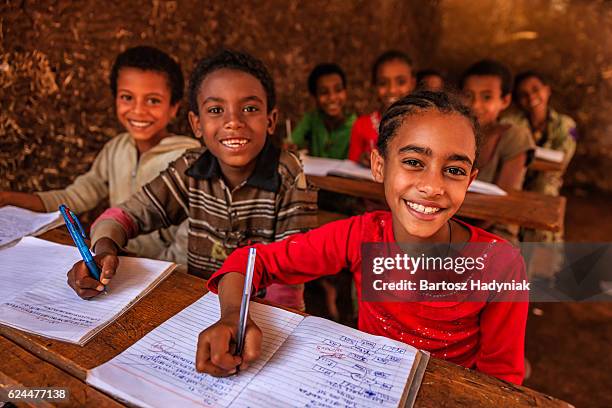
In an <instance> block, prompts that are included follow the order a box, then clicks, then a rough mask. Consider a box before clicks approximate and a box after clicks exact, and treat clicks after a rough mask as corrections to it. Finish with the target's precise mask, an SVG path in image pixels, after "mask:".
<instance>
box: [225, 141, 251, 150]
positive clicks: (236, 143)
mask: <svg viewBox="0 0 612 408" xmlns="http://www.w3.org/2000/svg"><path fill="white" fill-rule="evenodd" d="M247 143H249V141H248V139H225V140H222V141H221V144H222V145H223V146H227V147H232V148H235V147H240V146H244V145H245V144H247Z"/></svg>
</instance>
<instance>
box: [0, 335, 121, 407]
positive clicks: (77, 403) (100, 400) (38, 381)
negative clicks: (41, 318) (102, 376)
mask: <svg viewBox="0 0 612 408" xmlns="http://www.w3.org/2000/svg"><path fill="white" fill-rule="evenodd" d="M0 350H2V358H1V359H0V389H3V388H13V387H15V388H21V387H26V388H42V387H61V388H67V389H68V390H69V399H68V400H67V401H61V402H60V401H57V402H52V401H36V402H22V403H19V404H17V405H19V406H28V407H30V406H31V407H52V406H55V405H60V406H62V407H92V408H97V407H123V406H124V405H123V404H121V403H119V402H117V401H115V400H113V399H112V398H110V397H108V396H106V394H104V393H102V392H100V391H98V390H96V389H95V388H92V387H90V386H89V385H87V384H85V383H84V382H82V381H81V380H79V379H77V378H75V377H73V376H72V375H70V374H68V373H66V372H64V371H62V370H60V369H59V368H57V367H56V366H54V365H52V364H50V363H48V362H46V361H45V360H43V359H41V358H38V357H36V356H35V355H33V354H31V353H30V352H28V351H27V350H25V349H24V348H23V347H20V346H18V345H17V344H15V343H13V342H12V341H10V340H8V339H7V338H4V337H0Z"/></svg>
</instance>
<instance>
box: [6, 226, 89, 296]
mask: <svg viewBox="0 0 612 408" xmlns="http://www.w3.org/2000/svg"><path fill="white" fill-rule="evenodd" d="M75 251H76V252H75ZM34 256H35V257H36V258H37V259H39V260H40V259H47V260H53V262H39V263H34V262H35V259H34ZM79 259H80V258H79V253H78V251H77V250H76V248H72V247H69V246H66V245H59V244H54V243H52V242H49V241H45V240H42V239H38V238H32V237H25V238H23V239H22V240H21V241H20V242H19V243H18V244H17V245H15V246H13V247H10V248H5V249H2V250H0V282H2V284H1V285H0V300H2V301H7V300H9V299H11V298H13V297H15V296H16V295H18V294H20V293H23V292H25V291H26V290H28V289H30V288H32V287H33V286H35V285H37V284H38V283H39V282H42V281H44V280H47V279H49V277H50V276H52V275H54V274H56V273H57V271H58V270H61V271H63V272H64V277H65V276H66V272H68V270H69V269H70V268H71V267H72V265H73V264H74V263H75V262H76V261H78V260H79Z"/></svg>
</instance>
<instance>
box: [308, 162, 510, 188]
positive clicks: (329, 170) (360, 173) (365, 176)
mask: <svg viewBox="0 0 612 408" xmlns="http://www.w3.org/2000/svg"><path fill="white" fill-rule="evenodd" d="M301 160H302V164H303V165H304V173H305V174H306V175H310V176H338V177H347V178H354V179H362V180H370V181H374V177H372V172H371V171H370V169H369V168H366V167H363V166H360V165H359V164H357V163H355V162H353V161H351V160H338V159H327V158H323V157H311V156H302V157H301ZM468 191H469V192H471V193H480V194H486V195H498V196H504V195H507V194H508V193H506V192H505V191H504V190H502V189H501V188H499V187H498V186H497V185H495V184H492V183H487V182H484V181H480V180H474V181H473V182H472V184H470V186H469V187H468Z"/></svg>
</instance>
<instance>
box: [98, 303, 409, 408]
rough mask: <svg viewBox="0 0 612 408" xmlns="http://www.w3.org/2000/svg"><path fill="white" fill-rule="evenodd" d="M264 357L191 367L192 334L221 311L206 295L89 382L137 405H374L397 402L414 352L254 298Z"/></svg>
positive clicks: (253, 315)
mask: <svg viewBox="0 0 612 408" xmlns="http://www.w3.org/2000/svg"><path fill="white" fill-rule="evenodd" d="M251 307H252V309H251V317H252V318H253V319H254V320H255V322H256V323H257V324H258V325H259V327H260V328H261V329H262V331H263V334H264V339H263V347H262V357H261V358H260V360H258V362H257V363H256V364H254V365H252V366H251V367H250V368H249V369H248V370H246V371H245V372H240V373H239V374H238V375H235V376H232V377H228V378H215V377H212V376H208V375H205V374H200V373H197V372H196V371H195V351H196V343H197V336H198V334H199V332H200V331H201V330H203V329H204V328H206V327H208V326H210V325H212V324H213V323H215V322H216V321H217V319H218V318H219V304H218V298H217V296H216V295H213V294H207V295H206V296H204V297H203V298H201V299H200V300H198V301H197V302H195V303H194V304H193V305H191V306H190V307H188V308H187V309H185V310H184V311H182V312H181V313H179V314H178V315H176V316H174V317H172V318H171V319H169V320H168V321H166V322H165V323H164V324H162V325H161V326H159V327H158V328H157V329H155V330H153V331H152V332H150V333H149V334H148V335H146V336H145V337H144V338H143V339H141V340H140V341H138V342H137V343H136V344H134V345H133V346H132V347H130V348H129V349H127V350H126V351H125V352H123V353H121V354H120V355H119V356H117V357H115V358H114V359H112V360H111V361H109V362H108V363H106V364H103V365H102V366H100V367H97V368H95V369H93V370H92V371H90V372H89V373H88V376H87V382H88V383H90V384H92V385H94V386H96V387H98V388H100V389H102V390H104V391H107V392H109V393H111V394H113V395H116V396H118V397H120V398H122V399H125V400H126V401H128V402H130V403H133V404H136V405H141V406H159V407H161V406H179V405H180V406H201V405H205V406H232V407H234V406H236V407H247V406H248V407H265V408H270V407H286V406H308V405H313V406H320V407H326V406H329V407H331V406H354V407H359V406H374V405H375V406H380V407H395V406H398V404H399V403H400V401H401V399H402V396H403V394H404V390H405V388H406V384H407V382H408V379H409V376H410V373H411V369H412V367H413V364H414V361H415V356H416V355H417V353H418V351H417V350H416V349H414V348H412V347H410V346H408V345H405V344H402V343H399V342H396V341H394V340H390V339H386V338H383V337H378V336H372V335H369V334H366V333H363V332H359V331H358V330H354V329H351V328H349V327H345V326H341V325H339V324H337V323H334V322H331V321H328V320H325V319H319V318H316V317H306V318H304V317H302V316H300V315H297V314H294V313H290V312H287V311H284V310H281V309H277V308H274V307H270V306H266V305H262V304H258V303H252V304H251Z"/></svg>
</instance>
